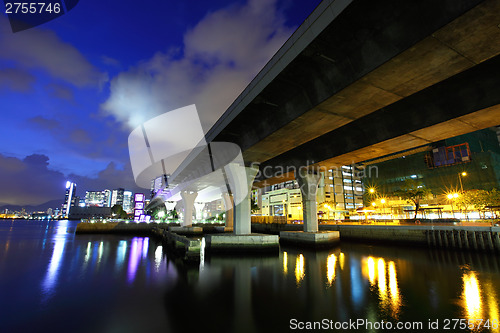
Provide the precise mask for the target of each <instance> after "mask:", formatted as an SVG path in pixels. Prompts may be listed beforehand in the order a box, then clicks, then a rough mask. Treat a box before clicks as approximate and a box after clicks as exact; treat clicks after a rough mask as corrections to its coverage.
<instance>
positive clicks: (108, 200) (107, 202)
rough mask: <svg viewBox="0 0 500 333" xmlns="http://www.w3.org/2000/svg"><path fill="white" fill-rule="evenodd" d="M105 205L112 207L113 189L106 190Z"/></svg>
mask: <svg viewBox="0 0 500 333" xmlns="http://www.w3.org/2000/svg"><path fill="white" fill-rule="evenodd" d="M103 192H104V207H111V191H110V190H104V191H103Z"/></svg>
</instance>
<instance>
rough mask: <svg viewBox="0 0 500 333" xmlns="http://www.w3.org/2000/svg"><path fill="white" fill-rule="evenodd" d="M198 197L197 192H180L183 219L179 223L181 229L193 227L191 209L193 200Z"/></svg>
mask: <svg viewBox="0 0 500 333" xmlns="http://www.w3.org/2000/svg"><path fill="white" fill-rule="evenodd" d="M197 196H198V192H192V191H182V192H181V198H182V203H183V204H184V218H183V221H182V222H181V226H182V227H191V226H192V225H193V208H194V200H195V199H196V197H197Z"/></svg>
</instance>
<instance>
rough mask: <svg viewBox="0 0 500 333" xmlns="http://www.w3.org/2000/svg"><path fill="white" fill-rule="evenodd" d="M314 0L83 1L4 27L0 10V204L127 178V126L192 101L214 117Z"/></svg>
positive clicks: (208, 119)
mask: <svg viewBox="0 0 500 333" xmlns="http://www.w3.org/2000/svg"><path fill="white" fill-rule="evenodd" d="M319 2H320V1H319V0H314V1H304V0H248V1H227V0H216V1H213V0H211V1H194V0H187V1H171V0H163V1H159V0H141V1H131V0H119V1H118V0H105V1H102V0H101V1H98V0H80V2H79V4H78V5H77V6H76V7H75V8H74V9H73V10H71V11H70V12H68V13H66V14H65V15H63V16H61V17H59V18H57V19H55V20H53V21H50V22H48V23H46V24H43V25H41V26H39V27H37V28H33V29H29V30H25V31H22V32H17V33H12V31H11V28H10V25H9V22H8V19H7V17H6V15H5V14H4V10H2V14H0V115H1V120H2V121H1V131H0V206H1V205H4V204H13V205H38V204H42V203H45V202H47V201H50V200H54V199H61V201H62V200H63V198H64V190H65V188H64V186H65V183H66V180H71V181H73V182H76V183H77V184H78V189H77V195H80V196H83V195H84V194H85V191H86V190H103V189H106V188H108V189H113V188H118V187H123V188H126V189H130V190H133V191H140V189H139V188H138V187H137V186H136V185H135V183H134V180H133V176H132V172H131V167H130V161H129V156H128V148H127V138H128V135H129V134H130V131H131V130H132V129H133V128H135V127H136V126H138V125H140V124H141V123H142V122H144V121H145V120H148V119H151V118H152V117H154V116H155V115H159V114H162V113H164V112H167V111H169V110H173V109H176V108H179V107H183V106H186V105H189V104H196V106H197V109H198V112H199V113H200V119H201V122H202V126H203V128H204V130H205V131H206V130H208V129H209V128H210V126H211V125H212V124H213V123H214V122H215V121H216V120H217V119H218V117H219V116H220V115H221V114H222V113H223V112H224V111H225V110H226V109H227V107H228V106H229V105H230V104H231V103H232V101H233V100H234V99H235V98H236V97H237V96H238V95H239V93H240V92H241V91H242V90H243V89H244V88H245V87H246V85H247V84H248V83H249V82H250V81H251V80H252V78H253V77H254V76H255V75H256V74H257V73H258V71H259V70H260V69H261V68H262V67H263V66H264V65H265V64H266V63H267V61H268V60H269V59H270V58H271V57H272V55H273V54H274V53H275V52H276V51H277V50H278V49H279V48H280V47H281V46H282V45H283V43H284V42H285V41H286V40H287V39H288V37H290V35H291V34H292V33H293V32H294V31H295V29H296V28H297V27H298V26H299V25H300V24H301V23H302V21H303V20H304V19H305V18H306V17H307V16H308V15H309V14H310V13H311V12H312V11H313V10H314V8H315V7H316V6H317V5H318V3H319Z"/></svg>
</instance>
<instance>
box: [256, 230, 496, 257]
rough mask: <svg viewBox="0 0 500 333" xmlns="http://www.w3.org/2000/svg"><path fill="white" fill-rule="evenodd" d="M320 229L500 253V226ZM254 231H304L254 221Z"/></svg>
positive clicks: (352, 236)
mask: <svg viewBox="0 0 500 333" xmlns="http://www.w3.org/2000/svg"><path fill="white" fill-rule="evenodd" d="M319 229H320V230H324V231H326V230H328V231H339V232H340V240H341V241H342V240H354V241H361V242H372V243H384V244H391V243H392V244H403V245H410V244H411V245H413V246H415V245H416V246H426V247H430V248H445V249H446V248H448V249H461V250H470V251H489V252H497V253H500V227H470V226H433V225H428V226H426V225H419V226H404V225H403V226H399V225H341V224H336V225H320V226H319ZM252 230H253V231H254V232H262V233H273V234H274V233H279V232H281V231H299V230H303V226H302V225H300V224H252Z"/></svg>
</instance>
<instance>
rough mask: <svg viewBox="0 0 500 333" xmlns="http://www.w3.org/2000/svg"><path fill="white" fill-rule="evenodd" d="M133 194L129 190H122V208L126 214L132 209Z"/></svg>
mask: <svg viewBox="0 0 500 333" xmlns="http://www.w3.org/2000/svg"><path fill="white" fill-rule="evenodd" d="M133 199H134V196H133V193H132V192H131V191H124V192H123V206H122V207H123V210H124V211H126V212H127V213H128V214H130V213H132V212H133V211H134V200H133Z"/></svg>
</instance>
